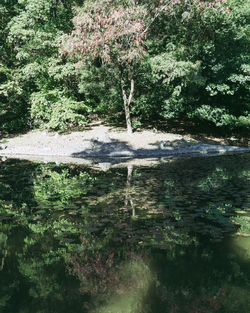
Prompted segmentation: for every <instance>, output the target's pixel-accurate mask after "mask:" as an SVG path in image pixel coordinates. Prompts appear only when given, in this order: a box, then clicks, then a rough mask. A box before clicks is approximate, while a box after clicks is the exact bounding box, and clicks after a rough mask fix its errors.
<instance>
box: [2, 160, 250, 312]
mask: <svg viewBox="0 0 250 313" xmlns="http://www.w3.org/2000/svg"><path fill="white" fill-rule="evenodd" d="M249 169H250V162H249V155H244V156H243V155H242V156H240V155H238V156H227V157H217V158H206V159H202V158H201V159H198V158H197V159H179V160H172V161H169V163H167V164H161V165H158V166H154V167H152V168H147V167H136V166H133V165H128V166H127V168H107V166H104V170H105V171H100V170H97V169H91V168H86V167H82V166H77V165H60V166H57V165H56V164H53V163H49V164H41V163H30V162H28V161H13V160H6V162H5V163H2V164H1V167H0V279H1V287H0V312H3V313H7V312H8V313H9V312H22V313H23V312H25V313H26V312H32V313H34V312H39V313H40V312H44V313H45V312H46V313H50V312H51V313H52V312H53V313H56V312H60V313H63V312H65V313H66V312H67V313H68V312H74V313H78V312H81V313H82V312H96V313H97V312H98V313H102V312H103V313H107V312H110V313H113V312H114V313H123V312H124V313H129V312H131V313H132V312H133V313H134V312H136V313H144V312H145V313H150V312H152V313H159V312H162V313H165V312H166V313H167V312H169V313H174V312H175V313H179V312H180V313H183V312H184V313H185V312H187V313H191V312H192V313H193V312H199V313H205V312H210V313H212V312H221V313H223V312H224V313H232V312H235V313H236V312H237V313H238V312H244V313H248V312H249V307H250V299H249V296H248V295H249V292H250V279H249V277H250V275H249V274H250V266H249V263H250V258H249V244H248V241H249V237H247V235H248V234H249V233H250V231H249V202H250V201H249V190H250V188H249V184H250V181H249V177H250V171H249ZM235 233H237V234H238V235H244V236H246V237H239V236H237V237H234V236H233V234H235Z"/></svg>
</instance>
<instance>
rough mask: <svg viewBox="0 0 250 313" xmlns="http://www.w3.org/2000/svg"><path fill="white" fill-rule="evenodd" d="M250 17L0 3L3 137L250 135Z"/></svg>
mask: <svg viewBox="0 0 250 313" xmlns="http://www.w3.org/2000/svg"><path fill="white" fill-rule="evenodd" d="M249 19H250V1H249V0H228V1H227V0H203V1H201V0H85V1H84V0H1V4H0V128H1V131H3V132H19V131H21V130H25V129H31V128H43V129H48V130H62V131H64V130H69V129H74V128H76V127H77V128H79V127H82V126H84V125H86V124H87V123H88V121H90V120H91V118H92V119H93V116H94V117H100V118H104V119H105V120H107V121H112V122H115V123H123V124H124V126H125V125H126V126H127V129H128V131H129V132H131V131H132V129H136V128H138V127H141V126H144V125H147V123H149V121H164V122H166V123H168V122H170V121H171V120H182V121H196V122H198V123H208V124H209V125H213V126H216V127H218V128H225V129H230V130H239V129H245V130H248V129H249V127H250V113H249V106H250V104H249V103H250V102H249V84H248V83H249V77H250V65H249V47H250V45H249Z"/></svg>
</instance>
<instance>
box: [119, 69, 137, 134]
mask: <svg viewBox="0 0 250 313" xmlns="http://www.w3.org/2000/svg"><path fill="white" fill-rule="evenodd" d="M133 76H134V75H133V73H132V76H131V79H130V93H129V97H128V98H127V95H126V90H125V82H124V77H123V71H122V68H121V67H120V79H121V89H122V98H123V105H124V111H125V118H126V125H127V132H128V134H132V132H133V130H132V124H131V117H130V103H131V100H132V99H133V95H134V87H135V82H134V77H133Z"/></svg>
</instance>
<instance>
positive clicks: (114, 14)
mask: <svg viewBox="0 0 250 313" xmlns="http://www.w3.org/2000/svg"><path fill="white" fill-rule="evenodd" d="M146 13H147V12H146V10H145V9H144V8H143V7H140V6H136V7H134V6H133V7H123V6H121V5H119V6H115V5H114V4H113V2H112V1H109V0H102V1H97V2H93V3H88V4H87V5H86V6H84V7H83V9H79V10H78V13H77V15H76V16H75V17H74V19H73V24H74V29H73V31H72V33H71V34H70V35H69V36H65V37H64V38H63V44H62V48H61V51H62V53H67V54H68V55H70V56H73V55H81V56H82V58H84V57H89V58H90V59H95V58H96V57H101V58H102V59H103V61H104V62H111V61H112V60H113V59H114V58H115V59H116V61H119V62H121V63H123V62H131V61H134V60H135V59H140V58H141V57H143V55H145V54H146V50H145V48H144V39H145V36H146V33H145V32H144V30H145V28H146V25H145V16H146Z"/></svg>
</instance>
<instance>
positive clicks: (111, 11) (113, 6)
mask: <svg viewBox="0 0 250 313" xmlns="http://www.w3.org/2000/svg"><path fill="white" fill-rule="evenodd" d="M75 12H76V15H75V17H74V19H73V24H74V28H73V30H72V32H71V34H70V35H66V36H64V38H63V40H62V48H61V53H62V54H64V55H69V56H71V57H76V58H77V59H78V61H79V62H78V65H81V64H83V63H84V61H86V60H91V61H95V60H96V59H99V60H100V61H101V62H102V64H106V65H110V66H111V67H112V68H113V69H114V70H115V71H116V73H117V74H118V77H119V83H120V88H121V89H120V90H121V95H122V99H123V105H124V111H125V117H126V124H127V131H128V133H132V125H131V117H130V106H131V102H132V100H133V96H134V90H135V81H134V73H135V72H134V69H135V65H136V63H138V62H139V61H140V60H141V59H142V58H143V57H144V56H145V55H146V50H145V47H144V40H145V36H146V27H147V26H146V23H145V20H146V15H147V11H146V9H145V7H143V6H140V5H137V4H136V1H128V2H127V3H125V4H124V2H123V3H122V1H114V0H99V1H93V0H92V1H86V2H85V3H84V6H83V7H82V8H76V10H75Z"/></svg>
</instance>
